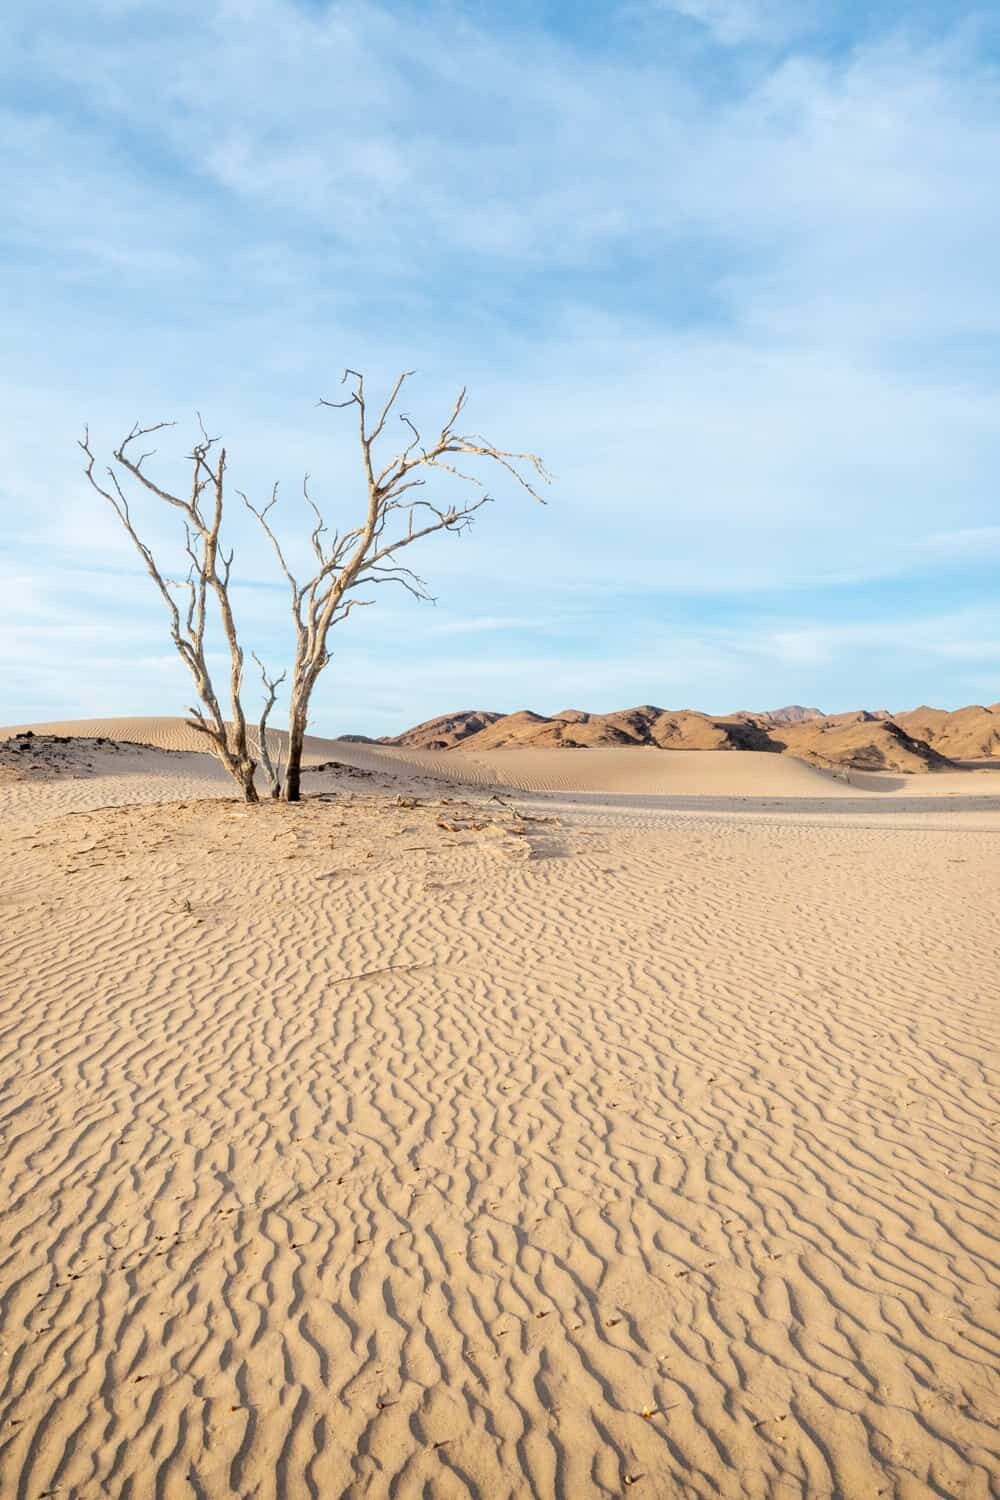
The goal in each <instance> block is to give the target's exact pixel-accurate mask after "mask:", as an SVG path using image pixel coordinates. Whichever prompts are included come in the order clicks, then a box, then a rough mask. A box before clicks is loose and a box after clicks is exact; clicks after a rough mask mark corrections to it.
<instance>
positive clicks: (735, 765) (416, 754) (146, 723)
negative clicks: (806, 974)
mask: <svg viewBox="0 0 1000 1500" xmlns="http://www.w3.org/2000/svg"><path fill="white" fill-rule="evenodd" d="M25 729H32V730H33V731H34V732H35V733H38V734H48V735H79V736H87V737H90V738H96V737H98V736H103V737H105V738H108V739H112V740H115V741H121V742H125V743H132V744H142V745H152V746H158V747H161V748H163V749H166V750H171V751H174V752H181V751H190V752H197V751H198V750H200V749H202V748H203V745H204V741H203V739H202V737H201V736H200V735H199V734H198V733H197V731H195V730H193V729H190V728H188V726H187V725H186V724H185V722H184V720H183V719H179V718H169V717H161V718H132V719H76V720H65V721H59V722H52V723H36V724H31V725H17V726H14V727H11V728H7V729H0V738H3V737H5V736H10V735H13V734H16V733H19V732H23V730H25ZM274 739H275V741H276V742H281V741H283V739H284V735H283V734H282V733H281V732H279V731H275V733H274ZM334 761H335V762H338V763H340V764H343V765H348V766H354V767H356V768H358V769H360V770H368V771H374V772H379V773H384V774H387V775H393V776H404V777H405V776H407V775H416V776H418V777H421V778H428V779H430V780H437V781H442V780H443V781H449V782H458V783H461V784H466V785H470V786H480V787H487V786H493V785H502V786H507V787H512V788H514V789H515V790H518V791H524V792H609V793H616V794H634V795H636V796H665V797H706V796H707V797H743V798H761V799H770V800H776V799H777V800H793V801H794V800H796V799H799V798H810V799H813V800H815V799H817V798H824V799H825V798H829V799H832V800H837V801H839V800H842V799H847V798H851V799H855V800H856V799H857V798H858V797H878V798H891V797H896V798H904V797H905V798H911V797H934V798H945V797H959V796H969V797H984V796H998V797H1000V776H998V775H997V773H996V771H995V770H991V769H989V768H983V769H976V770H963V771H943V772H938V773H937V774H935V775H934V776H903V775H894V774H891V773H878V772H875V773H869V772H863V771H853V770H847V769H836V770H835V769H828V768H823V767H819V766H814V765H810V764H808V763H807V762H805V761H802V760H799V759H797V758H796V757H794V756H778V755H773V754H770V753H768V752H765V751H753V750H744V751H740V752H739V753H738V754H733V753H732V752H731V751H713V750H657V749H653V748H650V747H646V746H640V747H635V748H629V749H623V748H620V747H613V748H610V749H609V748H601V747H597V748H594V749H589V750H559V749H543V750H530V749H528V750H504V749H500V750H491V751H478V752H477V751H473V750H467V749H464V748H461V749H454V750H450V751H448V752H440V751H430V750H423V751H421V750H412V749H400V748H397V747H395V746H389V745H382V744H374V743H357V742H355V741H352V740H333V739H322V738H320V737H319V736H315V735H310V736H307V739H306V753H305V757H304V764H305V765H306V766H307V767H309V768H315V767H317V766H320V765H325V764H328V763H330V762H334Z"/></svg>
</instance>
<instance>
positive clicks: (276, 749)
mask: <svg viewBox="0 0 1000 1500" xmlns="http://www.w3.org/2000/svg"><path fill="white" fill-rule="evenodd" d="M251 654H252V656H253V659H254V661H255V662H256V663H257V665H258V667H259V668H260V678H261V682H262V683H263V684H264V707H263V709H262V710H261V715H260V719H259V720H258V723H257V728H256V731H255V732H251V733H250V735H249V740H250V748H251V751H252V752H253V754H254V755H255V756H256V757H257V760H258V761H259V763H260V766H261V768H262V770H263V772H264V775H265V776H266V777H267V784H268V788H269V789H270V792H271V797H272V799H273V800H274V801H277V799H278V798H279V797H280V796H281V771H282V763H283V760H284V751H285V747H284V746H283V745H282V743H281V741H280V740H277V741H275V743H274V745H273V746H272V744H271V742H270V740H269V739H268V736H269V734H270V733H271V731H270V730H269V729H268V727H267V721H268V719H269V718H270V716H271V710H272V708H273V707H274V705H275V702H276V701H277V697H278V689H279V688H280V686H281V684H282V683H283V682H284V680H285V678H286V677H287V676H288V673H287V671H285V672H282V674H281V676H280V677H269V676H268V672H267V668H266V667H265V665H264V663H263V662H262V661H261V659H260V657H259V656H258V655H257V653H256V651H254V652H252V653H251Z"/></svg>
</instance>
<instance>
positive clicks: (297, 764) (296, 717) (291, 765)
mask: <svg viewBox="0 0 1000 1500" xmlns="http://www.w3.org/2000/svg"><path fill="white" fill-rule="evenodd" d="M305 737H306V720H305V715H304V714H299V713H296V712H295V711H294V710H293V711H292V713H291V714H290V716H289V720H288V759H287V761H286V762H285V801H286V802H299V801H301V796H302V794H301V790H300V785H299V778H300V776H301V773H302V742H303V740H304V739H305Z"/></svg>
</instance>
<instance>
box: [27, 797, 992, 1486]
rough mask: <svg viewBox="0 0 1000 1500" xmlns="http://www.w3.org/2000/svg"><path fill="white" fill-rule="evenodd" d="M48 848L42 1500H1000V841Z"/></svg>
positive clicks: (356, 817)
mask: <svg viewBox="0 0 1000 1500" xmlns="http://www.w3.org/2000/svg"><path fill="white" fill-rule="evenodd" d="M93 785H94V784H93V783H88V795H94V792H93ZM132 785H133V786H138V785H139V782H138V781H134V782H133V783H132ZM212 790H213V792H215V791H217V790H219V788H216V787H213V788H212ZM222 790H224V788H223V789H222ZM36 791H37V789H33V791H32V796H34V795H35V792H36ZM47 795H52V796H56V797H58V796H59V795H63V793H61V792H59V791H58V789H57V790H56V791H54V792H51V793H50V794H47ZM174 795H175V796H176V795H177V793H176V791H175V793H174ZM11 796H12V797H13V793H11ZM123 797H124V794H123ZM33 805H34V806H35V809H36V818H35V822H34V823H33V824H29V822H28V821H27V817H28V814H27V811H25V810H24V809H22V812H23V813H24V817H23V819H22V820H18V819H16V818H15V817H13V811H14V809H13V807H12V817H11V819H10V820H9V821H8V822H7V823H6V824H5V825H4V827H5V832H4V834H3V881H2V891H0V902H2V918H3V920H2V923H0V994H2V997H3V998H2V1000H0V1090H2V1092H0V1127H2V1132H3V1134H2V1150H3V1161H4V1169H3V1184H4V1191H3V1195H2V1204H0V1210H2V1211H0V1347H2V1357H0V1493H2V1494H3V1495H4V1496H5V1497H11V1500H13V1497H17V1500H36V1497H42V1496H59V1497H60V1500H65V1497H74V1500H75V1497H80V1500H84V1497H86V1500H90V1497H104V1496H115V1497H123V1500H125V1497H127V1500H146V1497H151V1496H156V1497H164V1500H174V1497H177V1500H180V1497H182V1496H183V1497H185V1500H190V1497H192V1496H195V1497H205V1500H208V1497H217V1496H220V1497H221V1496H239V1497H254V1500H271V1497H279V1496H280V1497H299V1496H311V1497H316V1500H319V1497H323V1500H328V1497H333V1496H349V1497H360V1496H377V1497H384V1496H398V1497H434V1500H437V1497H441V1500H450V1497H464V1496H479V1497H484V1500H495V1497H496V1500H499V1497H507V1496H510V1497H514V1496H518V1497H523V1496H526V1495H538V1496H566V1497H581V1496H617V1495H621V1494H624V1493H625V1492H626V1491H627V1492H628V1493H629V1494H635V1495H636V1496H638V1497H643V1496H650V1497H652V1496H662V1497H668V1496H669V1497H675V1496H680V1497H692V1500H693V1497H698V1500H702V1497H710V1496H711V1497H718V1496H725V1497H729V1496H732V1497H737V1496H740V1497H743V1496H749V1497H753V1500H771V1497H773V1500H793V1497H796V1496H801V1497H825V1496H831V1497H832V1496H845V1497H854V1496H879V1495H881V1496H893V1497H898V1500H917V1497H925V1496H950V1497H955V1496H961V1497H966V1496H967V1497H977V1500H978V1497H987V1496H990V1495H995V1494H997V1493H998V1488H997V1479H996V1476H997V1472H998V1470H997V1449H998V1442H997V1428H996V1417H997V1409H998V1408H997V1388H998V1381H997V1377H996V1370H997V1367H998V1355H1000V1320H998V1317H997V1310H996V1299H995V1295H994V1292H993V1291H992V1290H991V1285H993V1286H995V1277H996V1252H997V1223H998V1217H997V1209H998V1201H997V1173H996V1154H997V1153H996V1141H997V1129H996V1126H997V1104H996V1094H995V1091H994V1086H995V1082H996V1079H995V1074H993V1075H991V1071H990V1060H991V1053H990V1043H991V1039H992V1038H991V1017H995V1015H996V1002H997V998H998V987H1000V984H998V968H1000V966H998V965H997V964H996V962H995V960H996V955H997V951H998V948H1000V942H998V939H1000V919H998V912H997V903H996V899H995V892H996V890H997V883H998V876H1000V839H998V838H997V836H996V834H992V833H989V832H986V831H975V830H973V831H967V830H958V831H955V830H949V829H942V828H939V827H934V828H932V829H928V830H926V831H923V830H921V829H914V828H911V827H907V828H900V829H892V828H885V827H878V828H870V827H856V826H843V827H838V826H817V825H805V826H801V827H799V826H797V825H795V824H794V823H784V824H781V823H778V822H773V823H769V822H767V821H766V820H763V821H762V820H759V819H758V820H757V821H749V820H748V821H746V822H742V821H739V820H737V819H727V820H713V819H710V818H703V819H693V818H679V817H660V818H654V817H652V816H646V817H634V818H631V819H630V818H628V817H625V816H616V817H605V818H601V817H600V816H598V815H597V814H596V813H595V812H592V811H584V812H579V813H576V814H573V815H572V816H567V818H566V819H565V820H564V821H563V823H562V824H561V825H560V826H558V827H556V826H550V825H544V826H543V825H539V826H538V829H537V831H533V832H532V834H531V836H530V837H527V838H525V837H522V838H521V840H520V842H519V843H518V841H517V840H514V839H511V838H507V837H503V836H500V837H498V836H495V835H494V834H491V833H490V831H489V830H483V829H476V828H475V827H474V826H473V822H474V819H473V820H472V821H468V818H467V815H465V814H463V816H465V817H466V818H467V821H468V829H467V830H466V829H464V828H463V827H462V826H461V825H459V826H458V827H457V828H456V826H455V823H454V821H453V820H451V821H450V822H449V819H447V818H445V819H442V818H441V816H440V814H441V809H439V808H438V809H430V810H428V809H427V808H426V807H417V808H416V809H410V808H407V807H397V806H395V805H394V804H391V803H384V802H383V803H379V802H378V800H377V799H375V798H369V799H367V800H361V801H359V802H358V803H357V805H356V806H354V807H350V806H347V805H345V802H344V799H343V798H339V799H335V800H331V801H315V802H310V803H307V804H305V805H304V806H303V807H301V808H297V809H296V808H282V807H263V808H260V809H257V810H254V811H247V810H245V809H243V808H242V807H239V806H238V805H236V804H234V803H232V802H230V801H228V800H217V801H198V802H187V803H184V804H183V805H170V804H165V805H163V806H160V807H157V806H150V807H149V808H146V809H139V808H136V807H134V806H133V807H121V808H117V809H116V808H105V809H104V810H101V811H94V812H86V811H77V812H74V813H70V812H67V811H66V809H65V808H64V807H63V806H62V805H60V804H58V803H56V804H54V805H52V806H48V807H44V808H43V809H42V811H43V812H44V813H45V815H46V816H45V818H44V820H43V819H42V818H41V816H40V815H37V814H38V804H37V803H35V804H33ZM442 821H443V822H446V823H449V826H447V827H445V828H442V827H440V826H439V823H440V822H442ZM515 845H516V846H517V847H515Z"/></svg>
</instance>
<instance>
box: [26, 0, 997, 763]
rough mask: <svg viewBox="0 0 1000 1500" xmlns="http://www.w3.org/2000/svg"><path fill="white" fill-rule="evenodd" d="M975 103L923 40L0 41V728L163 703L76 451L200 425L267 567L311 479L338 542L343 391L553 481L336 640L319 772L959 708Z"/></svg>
mask: <svg viewBox="0 0 1000 1500" xmlns="http://www.w3.org/2000/svg"><path fill="white" fill-rule="evenodd" d="M998 69H1000V20H998V18H997V15H996V12H995V7H992V6H985V5H984V6H982V7H980V8H976V7H974V6H966V5H963V4H952V5H948V4H941V3H936V4H933V5H931V4H929V3H922V0H914V3H909V4H905V5H904V4H892V3H888V4H881V5H876V4H862V3H857V0H855V3H851V4H836V5H834V4H832V3H830V0H813V3H809V0H804V3H801V0H796V3H792V0H670V3H668V0H621V3H612V0H607V3H604V0H586V3H580V4H576V5H569V4H561V3H556V0H514V3H510V4H506V5H504V6H499V5H496V4H494V3H487V0H456V3H453V4H451V5H441V6H437V5H427V4H420V5H417V4H415V3H414V4H407V3H396V4H384V5H374V4H369V5H366V4H363V3H362V4H358V3H352V4H349V5H347V4H344V5H341V4H336V3H321V0H308V3H307V0H298V3H294V0H197V3H195V0H170V3H169V4H167V3H161V0H142V3H141V4H140V3H134V0H88V4H87V5H86V6H80V5H79V4H70V3H67V0H53V3H51V4H49V5H46V6H45V7H34V8H29V7H28V6H27V5H21V6H17V5H15V6H13V7H8V8H7V10H6V12H5V14H4V15H3V16H2V18H0V71H2V74H3V85H4V87H3V104H2V106H0V107H2V111H3V135H4V141H5V149H4V152H3V153H2V157H0V174H2V176H3V178H4V179H5V180H4V182H3V195H4V204H5V214H4V224H3V231H2V250H0V253H2V257H3V259H2V264H3V276H4V282H5V295H4V317H3V320H2V326H0V340H2V346H3V353H4V360H3V368H4V370H5V372H6V373H5V375H4V377H3V385H4V390H3V411H2V418H0V430H2V432H3V445H4V453H3V464H2V467H0V506H2V511H3V526H2V531H0V585H2V590H3V592H2V597H3V600H4V603H3V606H2V609H3V616H4V618H3V630H2V633H0V722H6V723H15V722H22V721H26V720H30V719H38V720H41V719H45V718H58V717H77V716H84V715H89V714H92V713H93V714H129V713H158V712H175V711H180V710H181V709H182V708H183V706H184V705H185V704H186V703H187V702H188V701H189V697H190V694H189V689H188V684H187V681H186V679H185V676H184V673H183V669H182V667H181V666H180V664H179V663H178V662H177V661H176V660H175V659H174V657H173V655H172V653H171V650H170V648H169V642H168V641H167V640H166V638H165V635H164V631H163V626H162V617H161V613H160V608H159V607H158V605H159V601H158V600H157V599H156V597H155V596H154V595H153V594H152V593H151V591H150V588H149V585H148V581H147V580H146V579H145V578H144V576H143V575H142V574H141V573H140V572H139V570H138V566H137V563H136V560H135V558H134V555H133V554H132V553H131V552H130V551H129V548H128V544H127V542H126V541H125V540H124V539H123V538H122V537H121V536H120V535H119V534H118V532H117V531H116V529H115V523H114V520H113V517H111V516H110V515H108V514H106V513H104V512H103V511H102V509H101V507H100V502H99V501H98V499H97V497H96V496H94V495H93V494H92V493H91V492H90V491H89V490H88V489H87V487H86V486H85V484H84V483H83V482H82V478H81V474H80V466H79V454H78V452H77V450H76V448H75V446H74V442H75V438H76V437H77V436H78V434H79V432H80V430H81V428H82V426H83V423H84V422H85V421H89V423H90V426H91V430H92V433H93V436H94V440H95V443H96V444H98V445H100V446H101V447H102V448H103V449H108V448H109V447H110V445H111V443H112V442H113V441H114V440H115V439H116V438H118V437H119V436H120V435H122V434H123V433H124V431H125V430H127V429H128V427H130V426H131V424H132V422H133V421H135V420H136V419H137V418H141V419H144V420H150V421H152V420H157V419H160V418H164V417H170V418H175V419H176V420H177V421H178V424H179V425H178V428H177V430H176V433H175V435H174V436H175V440H173V441H172V440H168V441H167V442H166V443H165V444H164V447H163V457H164V462H165V463H166V464H168V466H169V464H170V463H171V462H172V460H173V459H174V458H176V457H177V456H178V455H180V454H181V453H183V451H184V445H185V443H186V442H189V441H190V433H191V432H192V431H193V426H194V420H195V419H194V412H195V410H196V409H198V410H200V411H201V412H203V413H204V415H205V419H206V421H207V423H208V425H209V426H210V427H211V428H212V429H213V430H214V431H218V432H221V433H222V434H224V436H225V439H226V442H227V445H228V448H229V452H230V460H231V466H232V474H233V480H234V483H235V484H237V485H239V486H240V487H241V488H245V489H247V490H248V491H251V492H253V493H254V494H256V495H262V494H264V493H266V492H267V491H269V489H270V486H271V484H272V482H273V481H274V480H280V481H281V483H282V486H283V490H284V493H285V496H286V498H285V501H284V502H283V507H282V524H283V526H284V528H285V534H286V536H288V537H289V538H290V545H291V546H292V549H293V551H294V550H295V547H296V541H295V539H296V537H298V536H299V535H300V533H301V531H302V525H301V512H300V510H299V509H298V507H297V505H296V500H295V496H296V493H297V488H298V486H299V484H300V482H301V475H302V473H303V471H304V470H306V469H308V470H309V471H310V473H311V475H312V476H313V486H314V491H315V493H316V495H317V497H318V498H320V499H321V500H322V502H323V504H324V507H325V508H326V509H327V511H328V513H329V515H330V517H331V519H336V518H341V519H343V518H345V517H351V516H353V515H355V514H356V511H357V504H358V493H359V491H358V486H357V465H356V456H355V453H354V451H353V448H352V444H351V436H350V431H349V427H348V424H347V423H345V422H344V421H342V420H341V419H340V418H339V417H338V415H337V414H336V413H332V412H329V411H326V410H321V409H319V408H317V406H316V401H317V398H318V397H319V396H321V395H331V394H334V393H335V390H336V387H337V382H338V380H339V376H340V372H341V370H342V368H343V367H344V366H345V365H352V366H355V367H359V368H363V369H364V370H365V371H366V372H367V374H368V377H369V381H370V383H371V384H373V385H378V384H379V383H380V382H388V381H390V380H391V379H392V377H393V376H394V375H395V373H396V372H397V371H398V370H399V369H403V368H415V369H416V370H417V371H418V375H417V377H416V378H415V381H414V389H413V394H412V396H411V398H410V409H411V410H412V411H413V412H414V414H415V415H416V416H418V417H420V418H422V419H423V420H424V422H425V423H426V425H427V426H428V427H430V426H431V425H432V424H433V422H434V419H435V418H438V419H440V417H441V416H442V415H443V414H444V413H445V412H446V411H447V409H448V406H449V405H450V401H451V398H452V397H453V395H454V392H455V390H456V389H457V388H458V387H459V386H460V385H462V384H467V385H468V386H469V389H470V407H469V421H470V426H471V427H472V428H473V429H474V430H481V431H485V432H486V433H487V434H488V435H489V436H490V437H491V438H492V439H493V440H494V441H496V442H498V443H500V444H501V445H503V446H510V447H515V448H530V449H533V450H535V451H537V452H540V453H541V454H542V455H543V456H544V457H545V459H546V461H547V463H548V465H549V467H550V468H551V469H552V471H553V472H554V474H555V476H556V482H555V484H554V485H553V488H552V491H551V494H550V497H549V498H550V504H549V505H548V507H546V508H545V509H541V508H540V507H537V506H535V505H533V504H532V503H531V502H530V500H528V499H527V498H526V497H525V496H523V495H522V494H520V493H518V492H516V491H515V490H513V489H512V488H511V487H510V486H507V485H503V484H498V485H497V486H495V490H494V493H495V494H496V498H497V503H496V504H495V505H494V506H492V507H490V508H489V509H488V510H487V512H486V513H485V514H484V516H483V519H482V521H481V522H480V524H479V525H478V526H477V528H476V529H475V531H474V532H473V533H471V534H469V535H466V536H463V537H462V538H460V539H458V538H453V537H444V538H441V539H439V540H435V541H434V542H433V543H432V544H431V545H429V546H428V547H427V548H426V549H425V550H424V551H423V552H422V554H421V555H420V558H419V566H420V569H421V571H422V572H424V573H425V575H426V576H427V577H428V578H429V580H430V582H431V584H432V587H433V591H434V592H435V593H436V595H437V598H438V603H437V604H436V605H435V606H434V607H431V606H427V605H419V604H417V603H416V602H415V601H413V600H411V599H410V598H408V597H407V596H405V595H402V594H399V595H398V596H394V595H393V594H392V592H391V591H383V593H382V595H381V597H380V602H379V605H378V608H377V609H373V610H365V611H362V612H360V613H359V614H358V615H356V616H355V617H354V619H353V620H352V621H351V623H350V624H349V625H348V626H346V627H344V629H343V631H342V633H341V636H340V639H339V641H338V642H337V644H336V658H335V661H334V662H333V664H332V665H331V667H330V668H329V669H328V673H327V675H326V678H325V680H324V682H323V684H322V686H321V688H320V689H319V690H318V692H317V695H316V699H315V700H314V726H313V727H314V728H315V729H316V730H317V731H318V732H330V733H334V732H338V731H360V732H368V733H373V734H377V733H387V732H392V731H394V730H397V729H401V728H403V727H405V726H406V725H407V724H409V723H412V722H414V721H416V720H418V719H421V718H425V717H428V716H430V715H432V714H435V713H439V712H444V711H445V710H448V709H452V708H458V707H466V706H479V707H490V708H498V709H501V710H511V709H515V708H519V707H524V706H531V707H534V708H537V709H539V710H542V711H549V712H551V711H554V710H557V709H560V708H564V707H569V706H580V707H587V708H591V709H597V710H600V709H610V708H618V707H624V706H626V705H630V704H633V703H638V702H654V703H659V704H662V705H664V706H670V707H683V706H694V707H700V708H704V709H708V710H711V711H715V712H722V711H726V710H730V709H735V708H739V707H767V706H775V705H777V704H779V703H784V702H788V701H799V702H809V703H818V704H820V705H821V706H823V707H824V708H827V709H828V710H830V711H834V710H838V709H843V708H848V707H855V706H857V705H859V704H867V705H869V706H872V707H883V706H884V707H889V708H897V709H898V708H903V707H907V706H912V705H914V704H916V703H918V702H922V701H931V702H935V703H940V704H942V705H945V706H957V705H959V704H961V703H966V702H970V701H980V702H993V701H995V700H997V699H998V698H1000V494H998V474H1000V291H998V278H997V274H996V256H997V249H996V247H997V244H998V243H1000V195H998V193H997V190H996V182H997V180H998V175H1000V72H998ZM147 526H148V532H149V535H150V538H151V539H153V540H154V541H155V542H156V546H157V549H158V551H159V550H160V549H162V555H163V557H164V560H165V562H169V559H170V557H171V552H170V548H171V546H172V545H173V544H174V542H175V536H174V533H173V532H172V531H171V529H170V527H169V524H168V523H167V519H166V518H164V517H161V516H158V515H156V514H155V513H149V514H148V522H147ZM231 540H232V541H233V542H234V543H235V545H236V549H237V567H238V570H239V573H240V577H241V580H242V582H241V586H240V589H239V592H238V604H239V611H240V618H241V621H242V624H243V629H244V634H245V636H246V637H247V640H248V643H250V644H253V645H256V647H257V649H258V650H260V651H261V652H262V653H264V654H266V656H267V657H268V658H269V660H271V661H273V662H278V661H280V660H281V659H282V658H283V657H284V656H286V655H287V652H288V633H287V629H286V622H285V602H284V597H283V594H282V592H281V589H280V588H279V587H278V586H277V584H276V582H275V580H274V578H273V574H272V573H271V570H270V565H269V560H268V557H267V555H266V553H265V551H264V550H263V549H262V547H261V545H260V541H259V538H258V537H256V536H255V535H254V533H253V532H252V530H250V529H249V528H248V527H247V525H246V523H245V521H244V518H243V517H242V516H240V515H239V514H238V512H237V510H236V508H235V506H234V508H233V512H232V526H231ZM250 698H251V700H252V698H253V693H252V692H251V694H250Z"/></svg>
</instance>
